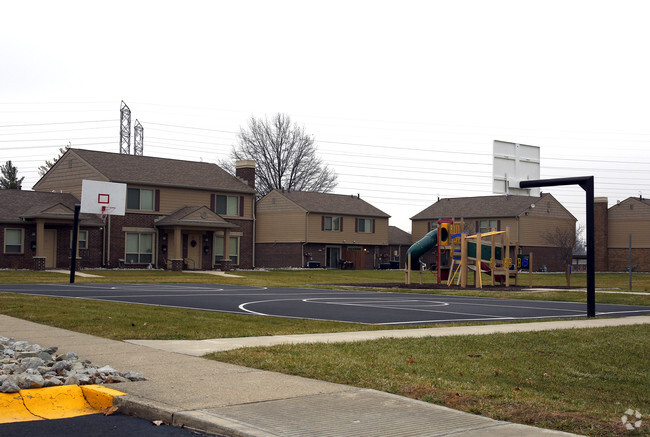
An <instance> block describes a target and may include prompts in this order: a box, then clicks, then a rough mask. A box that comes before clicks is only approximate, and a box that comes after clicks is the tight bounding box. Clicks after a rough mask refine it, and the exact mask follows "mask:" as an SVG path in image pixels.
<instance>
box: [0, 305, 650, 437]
mask: <svg viewBox="0 0 650 437" xmlns="http://www.w3.org/2000/svg"><path fill="white" fill-rule="evenodd" d="M635 319H637V318H635ZM609 320H615V321H619V322H625V321H627V319H609ZM648 320H650V317H645V318H643V319H641V320H637V321H636V323H646V322H647V321H648ZM549 323H557V322H549ZM526 325H527V324H520V325H509V326H526ZM500 326H503V325H500ZM434 329H439V328H434ZM549 329H550V327H549ZM398 332H400V331H391V333H392V334H393V335H391V336H394V337H397V333H398ZM369 334H372V332H370V333H369ZM0 335H3V336H7V337H14V338H15V339H18V340H26V341H29V342H31V343H38V344H40V345H42V346H58V347H59V350H60V351H61V352H68V351H74V352H77V353H78V354H79V356H80V357H82V358H84V359H88V360H90V361H92V362H93V363H94V364H96V365H106V364H108V365H110V366H112V367H114V368H116V369H118V370H120V371H127V370H133V371H136V372H139V373H142V374H143V375H144V376H145V377H146V378H147V381H140V382H129V383H120V384H112V385H109V387H112V388H114V389H117V390H120V391H123V392H126V393H128V394H127V395H126V396H121V397H118V398H116V399H115V403H116V405H117V406H118V407H119V409H120V411H122V412H124V413H132V414H136V415H138V416H139V417H142V418H145V419H149V420H158V419H162V420H165V421H167V422H168V423H172V424H174V425H177V426H187V427H190V428H196V429H199V430H202V431H206V432H212V433H217V434H220V435H224V436H424V435H426V436H442V435H463V436H488V437H489V436H506V437H507V436H549V435H555V436H560V435H570V434H567V433H562V432H557V431H548V430H544V429H539V428H533V427H529V426H524V425H517V424H511V423H507V422H501V421H496V420H492V419H488V418H485V417H482V416H476V415H473V414H468V413H463V412H460V411H455V410H451V409H449V408H445V407H441V406H437V405H433V404H429V403H425V402H420V401H415V400H412V399H408V398H404V397H400V396H395V395H391V394H387V393H382V392H378V391H375V390H367V389H359V388H354V387H349V386H345V385H340V384H332V383H327V382H322V381H316V380H312V379H307V378H301V377H297V376H289V375H283V374H279V373H273V372H267V371H261V370H255V369H250V368H246V367H241V366H235V365H231V364H225V363H220V362H216V361H211V360H206V359H203V358H199V357H195V356H189V355H183V354H178V353H172V352H168V351H163V350H157V349H152V348H149V347H146V346H142V345H139V344H129V343H124V342H119V341H114V340H107V339H104V338H100V337H94V336H91V335H86V334H79V333H75V332H71V331H66V330H63V329H58V328H52V327H49V326H45V325H39V324H36V323H32V322H28V321H24V320H20V319H15V318H12V317H8V316H4V315H0ZM456 335H459V334H456Z"/></svg>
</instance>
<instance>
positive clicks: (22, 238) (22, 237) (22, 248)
mask: <svg viewBox="0 0 650 437" xmlns="http://www.w3.org/2000/svg"><path fill="white" fill-rule="evenodd" d="M7 231H18V232H20V246H19V252H7V246H12V247H13V246H16V244H11V245H8V244H7ZM4 253H6V254H7V255H22V254H24V253H25V229H23V228H5V235H4Z"/></svg>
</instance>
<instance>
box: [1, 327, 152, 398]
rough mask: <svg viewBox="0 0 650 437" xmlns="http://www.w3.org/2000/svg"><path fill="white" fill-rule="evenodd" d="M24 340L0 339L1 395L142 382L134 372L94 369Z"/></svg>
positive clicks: (73, 355)
mask: <svg viewBox="0 0 650 437" xmlns="http://www.w3.org/2000/svg"><path fill="white" fill-rule="evenodd" d="M57 350H58V348H57V347H55V346H53V347H47V348H42V347H41V346H39V345H37V344H29V343H28V342H26V341H16V340H14V339H13V338H7V337H1V336H0V393H16V392H18V391H19V390H23V389H30V388H40V387H52V386H58V385H73V384H77V385H85V384H111V383H116V382H126V381H144V380H145V378H144V376H142V375H141V374H139V373H137V372H132V371H129V372H126V373H120V372H118V371H117V370H115V369H113V368H112V367H110V366H103V367H97V366H94V365H93V364H92V363H91V362H90V361H88V360H80V359H79V356H78V355H77V354H76V353H74V352H67V353H65V354H58V355H57V353H56V352H57Z"/></svg>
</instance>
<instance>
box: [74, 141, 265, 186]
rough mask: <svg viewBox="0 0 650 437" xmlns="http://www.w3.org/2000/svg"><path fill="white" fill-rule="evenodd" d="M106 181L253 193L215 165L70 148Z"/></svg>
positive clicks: (243, 183)
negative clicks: (106, 179)
mask: <svg viewBox="0 0 650 437" xmlns="http://www.w3.org/2000/svg"><path fill="white" fill-rule="evenodd" d="M68 153H75V154H77V155H78V156H79V157H80V158H81V159H83V160H84V161H86V162H87V163H88V164H90V165H92V166H93V167H94V168H96V169H97V170H98V171H99V172H100V173H102V174H103V175H104V176H106V177H107V178H108V179H109V181H110V182H121V183H129V184H142V185H157V186H169V187H187V188H199V189H206V190H218V191H230V192H236V193H251V194H252V193H255V190H254V189H253V188H251V187H249V186H248V185H247V184H246V183H245V182H243V181H241V180H240V179H238V178H237V177H235V176H233V175H231V174H230V173H228V172H227V171H225V170H224V169H222V168H221V167H219V166H218V165H216V164H210V163H207V162H195V161H181V160H178V159H166V158H154V157H151V156H135V155H123V154H119V153H109V152H97V151H93V150H84V149H70V150H69V151H68Z"/></svg>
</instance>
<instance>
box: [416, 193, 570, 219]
mask: <svg viewBox="0 0 650 437" xmlns="http://www.w3.org/2000/svg"><path fill="white" fill-rule="evenodd" d="M549 198H553V199H555V198H554V197H553V196H552V195H551V194H549V193H546V194H543V195H542V196H541V197H532V196H513V195H509V196H504V195H499V196H480V197H458V198H454V199H440V200H438V201H437V202H436V203H434V204H433V205H431V206H429V207H428V208H426V209H424V210H422V211H420V212H419V213H417V214H416V215H414V216H413V217H411V220H431V219H439V218H444V217H464V218H473V217H481V218H483V217H516V216H519V215H520V214H522V213H524V212H525V211H526V210H527V209H528V208H530V206H531V205H534V204H537V203H538V202H540V201H542V200H544V199H549ZM558 203H559V202H558ZM567 212H568V211H567ZM569 214H570V213H569ZM572 217H573V216H572Z"/></svg>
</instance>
